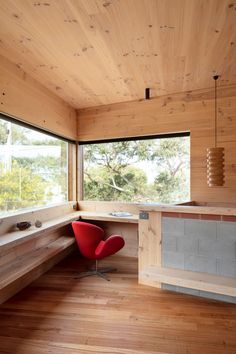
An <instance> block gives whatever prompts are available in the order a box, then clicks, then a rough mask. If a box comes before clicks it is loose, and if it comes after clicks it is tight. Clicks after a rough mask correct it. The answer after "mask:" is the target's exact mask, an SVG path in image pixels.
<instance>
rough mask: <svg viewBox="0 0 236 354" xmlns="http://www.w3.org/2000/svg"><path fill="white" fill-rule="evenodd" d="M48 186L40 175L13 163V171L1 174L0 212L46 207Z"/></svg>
mask: <svg viewBox="0 0 236 354" xmlns="http://www.w3.org/2000/svg"><path fill="white" fill-rule="evenodd" d="M1 169H2V168H1ZM46 186H47V185H46V183H45V182H44V181H43V179H42V178H41V177H40V176H39V175H35V174H33V173H32V171H31V170H30V169H28V168H21V167H20V166H19V165H18V164H17V162H16V161H15V162H13V164H12V170H11V171H7V172H3V171H2V172H1V174H0V191H1V193H0V210H1V211H6V210H11V211H13V210H18V209H21V208H25V207H30V206H35V205H37V206H38V205H44V204H45V201H46V200H47V198H48V195H47V193H46V191H45V190H46Z"/></svg>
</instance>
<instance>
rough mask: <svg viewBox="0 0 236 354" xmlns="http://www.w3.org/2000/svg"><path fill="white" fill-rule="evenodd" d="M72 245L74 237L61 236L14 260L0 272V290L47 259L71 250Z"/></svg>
mask: <svg viewBox="0 0 236 354" xmlns="http://www.w3.org/2000/svg"><path fill="white" fill-rule="evenodd" d="M74 243H75V238H74V237H71V236H62V237H59V238H58V239H57V240H56V241H54V242H51V243H50V244H48V245H46V246H44V247H41V248H39V249H36V250H34V251H31V252H29V253H28V254H26V255H24V256H20V257H18V258H16V260H15V261H14V262H13V263H11V264H10V265H5V266H4V267H3V268H2V269H1V270H0V290H1V289H3V288H4V287H6V286H7V285H9V284H10V283H12V282H14V281H15V280H16V279H19V278H21V277H22V276H23V275H25V274H26V273H28V272H30V271H31V270H33V269H34V268H36V267H38V266H39V265H41V264H43V263H45V262H46V261H48V260H49V259H52V258H53V257H55V256H57V255H58V254H59V253H61V252H62V251H64V250H65V249H68V248H71V246H72V245H74Z"/></svg>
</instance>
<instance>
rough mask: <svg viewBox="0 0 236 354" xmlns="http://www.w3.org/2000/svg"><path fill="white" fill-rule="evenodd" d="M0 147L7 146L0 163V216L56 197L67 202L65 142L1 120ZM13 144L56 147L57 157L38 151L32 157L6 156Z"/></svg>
mask: <svg viewBox="0 0 236 354" xmlns="http://www.w3.org/2000/svg"><path fill="white" fill-rule="evenodd" d="M0 144H2V145H7V146H8V149H7V155H6V156H4V155H2V158H3V161H5V164H4V166H3V163H2V165H1V164H0V213H1V212H2V213H3V212H7V211H14V210H19V209H22V208H25V207H32V206H41V205H45V204H48V203H49V202H50V201H55V198H56V197H58V201H59V200H67V146H68V144H67V143H65V142H64V141H61V140H58V139H55V138H50V137H47V135H44V134H41V133H35V132H33V133H32V130H30V129H27V128H23V127H21V126H18V125H16V124H11V123H9V122H6V121H4V120H1V119H0ZM12 145H14V146H16V145H19V149H20V146H22V145H27V146H28V148H30V146H32V145H38V146H39V149H40V147H41V146H42V145H43V146H45V145H46V146H49V147H51V146H58V149H59V148H60V157H56V156H53V155H46V156H44V155H40V154H38V149H36V150H37V151H36V154H35V155H34V156H33V154H32V153H31V155H30V156H32V157H30V156H28V157H27V156H23V157H16V156H14V155H13V156H11V155H10V156H9V154H10V153H11V150H10V147H11V146H12ZM24 154H25V153H24ZM0 157H1V155H0Z"/></svg>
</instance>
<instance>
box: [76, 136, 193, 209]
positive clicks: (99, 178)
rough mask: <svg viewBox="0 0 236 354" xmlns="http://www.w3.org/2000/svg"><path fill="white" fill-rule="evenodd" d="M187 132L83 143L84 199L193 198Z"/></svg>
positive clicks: (178, 200)
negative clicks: (164, 135) (127, 139)
mask: <svg viewBox="0 0 236 354" xmlns="http://www.w3.org/2000/svg"><path fill="white" fill-rule="evenodd" d="M182 135H184V134H182ZM185 135H187V136H177V137H176V136H175V137H166V138H163V137H162V138H155V139H145V140H131V141H117V142H106V143H95V144H91V143H90V144H87V145H86V144H85V145H83V147H82V148H83V156H84V171H83V186H84V200H100V201H124V202H147V203H149V202H157V203H176V202H182V201H186V200H189V198H190V136H189V134H185Z"/></svg>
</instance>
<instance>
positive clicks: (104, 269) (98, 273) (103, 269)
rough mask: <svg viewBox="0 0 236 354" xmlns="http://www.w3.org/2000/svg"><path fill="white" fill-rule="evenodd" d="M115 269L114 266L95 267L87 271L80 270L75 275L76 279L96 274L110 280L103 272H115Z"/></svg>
mask: <svg viewBox="0 0 236 354" xmlns="http://www.w3.org/2000/svg"><path fill="white" fill-rule="evenodd" d="M116 270H117V269H116V268H100V269H95V270H88V271H87V272H82V273H80V274H78V276H76V279H80V278H85V277H90V276H92V275H97V276H98V277H101V278H103V279H105V280H107V281H110V280H111V279H109V278H108V277H107V276H106V275H105V274H104V273H110V272H115V271H116Z"/></svg>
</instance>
